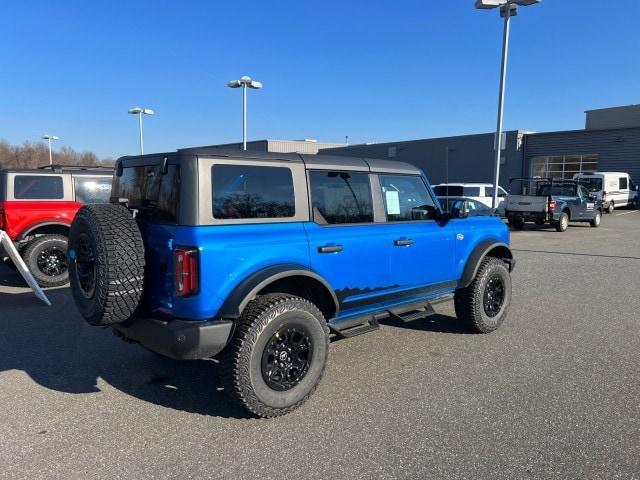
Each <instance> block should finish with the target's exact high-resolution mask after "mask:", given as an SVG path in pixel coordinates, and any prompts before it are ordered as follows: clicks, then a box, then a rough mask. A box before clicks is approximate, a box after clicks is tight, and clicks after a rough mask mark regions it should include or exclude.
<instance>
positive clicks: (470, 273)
mask: <svg viewBox="0 0 640 480" xmlns="http://www.w3.org/2000/svg"><path fill="white" fill-rule="evenodd" d="M495 249H499V251H500V252H501V255H499V256H498V257H497V258H500V259H501V260H504V261H505V262H506V263H507V264H508V265H509V271H510V272H512V271H513V269H514V268H515V264H516V261H515V259H514V258H513V252H512V251H511V248H509V245H507V244H506V243H504V242H496V241H493V240H486V241H484V242H480V243H479V244H478V245H477V246H476V248H474V250H473V252H471V255H469V258H468V259H467V263H466V265H465V267H464V271H463V273H462V278H461V279H460V281H459V282H458V288H466V287H468V286H469V285H471V282H473V279H474V278H475V276H476V273H478V269H479V268H480V264H481V263H482V261H483V260H484V258H485V257H486V256H487V255H488V254H489V252H491V251H492V250H495Z"/></svg>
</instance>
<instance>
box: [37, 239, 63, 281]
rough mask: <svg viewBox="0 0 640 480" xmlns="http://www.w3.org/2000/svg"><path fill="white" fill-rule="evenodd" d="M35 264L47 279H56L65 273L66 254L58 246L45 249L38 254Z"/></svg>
mask: <svg viewBox="0 0 640 480" xmlns="http://www.w3.org/2000/svg"><path fill="white" fill-rule="evenodd" d="M36 263H37V265H38V270H40V271H41V272H42V273H43V274H45V275H46V276H47V277H58V276H60V275H63V274H64V273H65V272H66V271H67V254H66V252H65V251H64V249H62V248H60V247H58V246H53V247H46V248H44V249H42V251H41V252H40V253H39V254H38V259H37V261H36Z"/></svg>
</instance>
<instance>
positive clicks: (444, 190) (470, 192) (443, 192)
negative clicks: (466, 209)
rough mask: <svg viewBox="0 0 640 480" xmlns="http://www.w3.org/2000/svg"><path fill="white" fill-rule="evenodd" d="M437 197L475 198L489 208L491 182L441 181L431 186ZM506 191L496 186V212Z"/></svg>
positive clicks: (490, 204)
mask: <svg viewBox="0 0 640 480" xmlns="http://www.w3.org/2000/svg"><path fill="white" fill-rule="evenodd" d="M433 191H434V192H435V194H436V196H438V197H444V198H446V197H456V198H458V197H464V198H470V199H472V200H476V201H478V202H480V203H482V204H484V205H486V206H487V207H489V208H491V207H492V203H493V185H492V184H491V183H441V184H439V185H435V186H434V187H433ZM507 195H508V194H507V191H506V190H505V189H504V188H502V187H500V186H498V205H497V206H498V212H501V208H500V205H501V204H502V202H503V201H504V199H505V198H506V197H507Z"/></svg>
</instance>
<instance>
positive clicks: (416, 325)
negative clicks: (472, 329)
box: [380, 313, 469, 335]
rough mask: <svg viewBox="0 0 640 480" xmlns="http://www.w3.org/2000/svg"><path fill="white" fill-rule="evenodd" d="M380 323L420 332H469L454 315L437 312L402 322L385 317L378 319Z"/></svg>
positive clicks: (465, 333)
mask: <svg viewBox="0 0 640 480" xmlns="http://www.w3.org/2000/svg"><path fill="white" fill-rule="evenodd" d="M380 323H381V324H382V325H388V326H390V327H396V328H405V329H408V330H418V331H421V332H438V333H457V334H463V335H468V334H469V332H468V331H467V330H465V328H464V326H463V325H462V322H461V321H460V320H458V319H457V318H456V317H450V316H448V315H441V314H439V313H436V314H435V315H430V316H428V317H425V318H420V319H418V320H414V321H413V322H403V321H402V320H396V319H393V318H385V319H384V320H380Z"/></svg>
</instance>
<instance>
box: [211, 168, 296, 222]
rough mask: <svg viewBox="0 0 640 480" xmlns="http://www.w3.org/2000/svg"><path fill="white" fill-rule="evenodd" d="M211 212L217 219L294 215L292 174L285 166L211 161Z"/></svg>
mask: <svg viewBox="0 0 640 480" xmlns="http://www.w3.org/2000/svg"><path fill="white" fill-rule="evenodd" d="M211 178H212V185H213V216H214V218H218V219H240V218H288V217H293V216H294V215H295V198H294V193H293V176H292V175H291V170H290V169H288V168H285V167H257V166H248V165H214V166H213V167H212V169H211Z"/></svg>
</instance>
